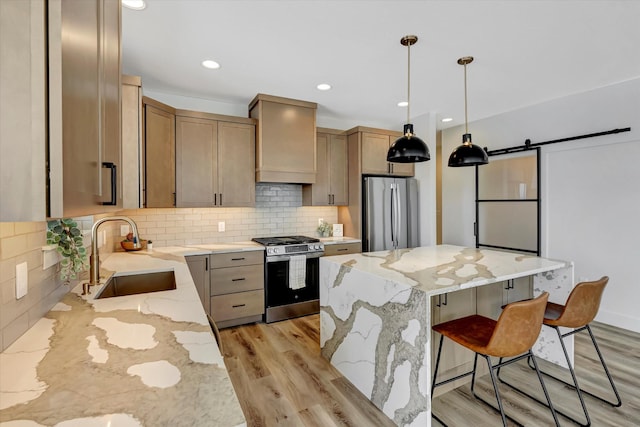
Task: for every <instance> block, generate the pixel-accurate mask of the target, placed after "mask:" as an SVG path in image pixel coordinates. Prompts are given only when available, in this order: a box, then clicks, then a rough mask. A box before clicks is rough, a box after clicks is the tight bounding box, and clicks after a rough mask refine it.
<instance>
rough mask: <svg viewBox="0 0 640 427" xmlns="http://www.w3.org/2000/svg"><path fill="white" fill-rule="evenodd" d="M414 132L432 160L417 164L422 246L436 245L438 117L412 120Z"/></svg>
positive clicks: (425, 115)
mask: <svg viewBox="0 0 640 427" xmlns="http://www.w3.org/2000/svg"><path fill="white" fill-rule="evenodd" d="M412 121H413V127H414V131H415V133H416V135H417V136H419V137H420V138H421V139H422V140H423V141H424V142H426V143H427V146H428V147H429V152H430V154H431V160H429V161H428V162H422V163H416V164H415V178H416V179H417V180H418V198H419V210H420V225H419V227H420V240H419V243H420V246H431V245H435V244H436V161H437V159H436V115H435V114H434V113H430V114H424V115H422V116H418V117H415V118H413V119H412Z"/></svg>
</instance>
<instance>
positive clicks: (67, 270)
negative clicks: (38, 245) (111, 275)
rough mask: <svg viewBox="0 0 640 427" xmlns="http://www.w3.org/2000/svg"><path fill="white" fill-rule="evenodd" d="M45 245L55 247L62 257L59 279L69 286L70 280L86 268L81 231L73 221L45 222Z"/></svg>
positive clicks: (69, 219) (68, 219)
mask: <svg viewBox="0 0 640 427" xmlns="http://www.w3.org/2000/svg"><path fill="white" fill-rule="evenodd" d="M47 244H49V245H56V250H57V251H58V253H59V254H60V255H61V256H62V261H60V266H61V269H60V277H61V278H62V280H64V282H65V284H69V281H70V280H71V279H76V278H77V277H78V273H81V272H83V271H85V270H86V269H87V268H88V265H89V263H88V262H87V250H86V248H85V247H84V242H83V239H82V231H81V230H80V229H79V228H78V224H77V223H76V222H75V221H74V220H73V219H71V218H62V219H54V220H51V221H47Z"/></svg>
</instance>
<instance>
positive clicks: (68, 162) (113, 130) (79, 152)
mask: <svg viewBox="0 0 640 427" xmlns="http://www.w3.org/2000/svg"><path fill="white" fill-rule="evenodd" d="M47 10H48V20H47V22H48V31H49V32H48V47H49V51H48V61H49V69H48V77H49V81H48V83H49V86H48V88H49V92H48V100H49V108H48V110H49V168H50V186H49V193H50V194H49V196H50V204H49V216H52V217H61V216H81V215H88V214H95V213H102V212H105V211H108V210H110V209H118V208H121V207H122V192H121V191H118V189H119V188H121V187H120V186H121V176H120V166H121V165H120V157H121V156H120V138H121V133H120V118H121V113H120V21H121V19H120V2H119V1H118V0H86V1H81V2H79V1H71V0H50V1H48V2H47Z"/></svg>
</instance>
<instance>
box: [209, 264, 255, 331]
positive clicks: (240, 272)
mask: <svg viewBox="0 0 640 427" xmlns="http://www.w3.org/2000/svg"><path fill="white" fill-rule="evenodd" d="M210 260H211V268H210V288H209V291H210V301H209V306H210V314H211V317H212V318H213V320H214V321H215V322H216V324H217V325H218V327H219V328H226V327H229V326H236V325H241V324H245V323H252V322H259V321H261V320H262V315H263V314H264V253H263V252H262V251H249V252H232V253H216V254H212V255H211V258H210Z"/></svg>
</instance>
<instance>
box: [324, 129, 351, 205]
mask: <svg viewBox="0 0 640 427" xmlns="http://www.w3.org/2000/svg"><path fill="white" fill-rule="evenodd" d="M328 147H329V162H328V163H329V164H328V170H329V193H330V194H331V204H332V205H340V206H345V205H348V204H349V177H348V172H349V157H348V156H349V154H348V147H347V136H346V135H330V137H329V145H328ZM319 149H320V146H319V145H318V150H319ZM319 157H320V153H318V158H319ZM318 171H320V161H318ZM319 175H320V173H318V176H319ZM316 183H317V181H316Z"/></svg>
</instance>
